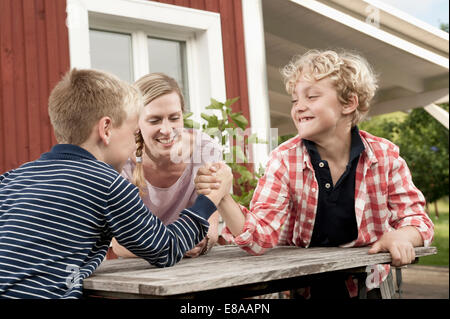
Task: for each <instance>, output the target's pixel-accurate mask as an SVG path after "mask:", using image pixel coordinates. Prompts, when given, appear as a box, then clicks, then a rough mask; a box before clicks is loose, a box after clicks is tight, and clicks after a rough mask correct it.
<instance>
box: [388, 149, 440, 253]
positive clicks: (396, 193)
mask: <svg viewBox="0 0 450 319" xmlns="http://www.w3.org/2000/svg"><path fill="white" fill-rule="evenodd" d="M388 180H389V185H388V207H389V210H390V211H391V218H390V220H389V223H390V225H391V226H392V227H394V228H395V229H399V228H401V227H405V226H414V227H416V228H417V230H418V231H419V232H420V235H421V236H422V239H423V242H424V246H425V247H427V246H429V245H430V244H431V242H432V240H433V235H434V225H433V222H432V221H431V219H430V218H429V217H428V215H427V213H426V212H425V197H424V196H423V194H422V192H421V191H420V190H419V189H418V188H417V187H416V186H415V185H414V183H413V181H412V176H411V172H410V171H409V168H408V165H407V164H406V162H405V160H404V159H403V158H401V157H400V156H398V155H397V156H395V157H394V159H393V162H392V168H391V170H390V172H389V179H388Z"/></svg>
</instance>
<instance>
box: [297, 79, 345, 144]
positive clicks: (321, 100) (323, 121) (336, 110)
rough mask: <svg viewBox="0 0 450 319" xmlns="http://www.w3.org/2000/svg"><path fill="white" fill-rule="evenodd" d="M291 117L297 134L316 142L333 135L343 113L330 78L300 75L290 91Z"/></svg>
mask: <svg viewBox="0 0 450 319" xmlns="http://www.w3.org/2000/svg"><path fill="white" fill-rule="evenodd" d="M292 103H293V105H292V110H291V117H292V119H293V121H294V124H295V127H296V128H297V130H298V134H299V136H300V137H302V138H304V139H307V140H310V141H313V142H319V141H321V140H323V139H325V138H327V137H328V138H329V137H333V136H335V134H336V130H337V128H338V127H339V124H340V122H341V119H342V117H343V114H342V112H341V111H342V108H343V106H342V105H341V103H340V102H339V100H338V97H337V91H336V89H335V87H334V85H333V81H332V80H331V79H330V78H324V79H322V80H320V81H309V80H306V79H305V78H300V80H299V81H298V82H297V84H296V86H295V89H294V92H293V94H292Z"/></svg>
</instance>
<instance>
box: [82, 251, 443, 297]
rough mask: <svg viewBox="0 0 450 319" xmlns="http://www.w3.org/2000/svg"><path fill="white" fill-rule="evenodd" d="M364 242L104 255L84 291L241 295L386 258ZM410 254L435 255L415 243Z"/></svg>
mask: <svg viewBox="0 0 450 319" xmlns="http://www.w3.org/2000/svg"><path fill="white" fill-rule="evenodd" d="M368 250H369V248H368V247H360V248H338V247H331V248H329V247H326V248H325V247H320V248H307V249H305V248H299V247H294V246H279V247H275V248H273V249H270V250H269V251H267V252H266V253H265V254H263V255H261V256H251V255H249V254H248V253H246V252H245V251H243V250H242V249H241V248H239V247H237V246H233V245H228V246H216V247H214V249H212V250H211V251H210V252H209V253H208V254H207V255H203V256H200V257H198V258H184V259H183V260H181V261H180V262H179V263H178V264H176V265H175V266H173V267H167V268H157V267H155V266H152V265H150V264H149V263H148V262H146V261H145V260H143V259H140V258H127V259H114V260H105V261H104V262H103V263H102V264H101V265H100V267H99V268H98V269H97V270H96V271H95V272H94V274H93V275H92V276H90V277H89V278H86V279H85V280H84V294H85V296H87V297H89V296H104V297H113V298H225V297H233V298H241V297H249V296H255V295H262V294H266V293H271V292H277V291H285V290H289V289H295V288H299V287H305V286H306V285H307V284H308V282H311V281H314V280H315V278H318V277H319V276H324V275H327V274H330V273H336V272H344V273H358V272H359V273H364V274H365V268H366V266H368V265H374V264H382V263H390V262H391V256H390V254H389V253H378V254H374V255H369V254H368V253H367V252H368ZM415 251H416V257H422V256H427V255H433V254H436V251H437V250H436V248H435V247H428V248H425V247H417V248H415Z"/></svg>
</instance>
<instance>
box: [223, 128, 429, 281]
mask: <svg viewBox="0 0 450 319" xmlns="http://www.w3.org/2000/svg"><path fill="white" fill-rule="evenodd" d="M360 136H361V139H362V141H363V143H364V146H365V150H364V151H363V152H362V153H361V156H360V158H359V162H358V166H357V168H356V176H355V214H356V221H357V225H358V237H357V239H356V240H354V241H352V242H350V243H347V244H345V245H342V246H341V247H357V246H366V245H370V244H373V243H374V242H375V241H377V240H378V239H380V237H381V236H382V235H383V234H384V233H385V232H388V231H392V230H395V229H398V228H400V227H405V226H414V227H416V228H417V230H418V231H419V232H420V234H421V236H422V238H423V242H424V245H425V246H429V245H430V243H431V241H432V239H433V234H434V226H433V223H432V222H431V220H430V218H429V217H428V216H427V214H426V212H425V208H424V207H425V198H424V196H423V195H422V193H421V192H420V191H419V190H418V189H417V188H416V187H415V186H414V184H413V182H412V178H411V173H410V171H409V169H408V166H407V164H406V162H405V161H404V160H403V159H402V158H401V157H400V156H399V148H398V147H397V146H396V145H395V144H393V143H391V142H390V141H388V140H386V139H383V138H380V137H376V136H373V135H371V134H369V133H367V132H364V131H361V130H360ZM318 196H319V185H318V183H317V180H316V178H315V174H314V169H313V166H312V164H311V160H310V157H309V154H308V151H307V149H306V147H305V145H304V144H303V142H302V139H301V138H300V137H298V136H296V137H294V138H292V139H290V140H288V141H286V142H285V143H283V144H282V145H280V146H279V147H277V148H276V149H275V150H273V151H272V153H271V156H270V160H269V162H268V164H267V168H266V171H265V174H264V176H263V177H262V178H260V180H259V182H258V186H257V188H256V190H255V193H254V196H253V199H252V201H251V203H250V210H248V209H247V208H245V207H243V206H241V209H242V211H243V212H244V214H245V218H246V221H245V225H244V231H243V232H242V234H240V235H238V236H236V237H234V238H233V236H232V235H231V232H230V231H229V229H228V228H227V227H224V229H223V232H222V236H223V237H224V239H226V240H230V241H234V242H235V243H236V244H237V245H239V246H240V247H241V248H242V249H244V250H245V251H247V252H248V253H250V254H253V255H259V254H262V253H264V251H265V250H267V249H268V248H271V247H274V246H276V245H294V246H299V247H308V246H309V244H310V241H311V236H312V233H313V228H314V221H315V218H316V210H317V202H318ZM378 269H379V270H378V271H382V270H381V269H380V268H378ZM384 269H385V271H382V272H383V273H382V274H381V276H380V277H381V278H380V279H381V280H384V278H385V277H386V276H387V273H386V271H388V270H389V268H388V267H384Z"/></svg>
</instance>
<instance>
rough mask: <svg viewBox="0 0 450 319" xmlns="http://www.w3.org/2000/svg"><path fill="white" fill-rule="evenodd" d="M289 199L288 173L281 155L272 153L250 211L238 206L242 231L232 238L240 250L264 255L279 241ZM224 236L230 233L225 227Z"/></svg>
mask: <svg viewBox="0 0 450 319" xmlns="http://www.w3.org/2000/svg"><path fill="white" fill-rule="evenodd" d="M289 202H290V192H289V174H288V170H287V167H286V165H285V163H284V161H283V160H282V158H281V157H280V156H279V154H277V153H276V152H272V154H271V158H270V160H269V162H268V164H267V168H266V171H265V173H264V176H263V177H261V178H260V179H259V181H258V185H257V187H256V189H255V193H254V195H253V198H252V201H251V203H250V210H248V209H247V208H246V207H244V206H242V205H240V207H241V210H242V212H243V213H244V215H245V224H244V230H243V232H242V233H241V234H240V235H238V236H236V237H234V241H235V243H236V244H237V245H239V246H240V247H241V248H242V249H244V250H245V251H247V252H248V253H250V254H252V255H260V254H263V253H264V252H265V251H266V250H267V249H268V248H272V247H274V246H276V245H277V244H278V239H279V235H280V227H281V225H283V223H284V221H285V220H286V218H287V215H288V209H289ZM223 232H224V235H225V238H226V237H227V235H228V236H229V235H231V232H230V230H229V229H228V227H225V228H224V230H223Z"/></svg>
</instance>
